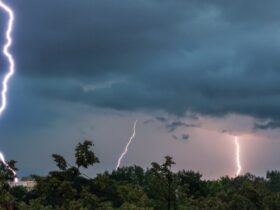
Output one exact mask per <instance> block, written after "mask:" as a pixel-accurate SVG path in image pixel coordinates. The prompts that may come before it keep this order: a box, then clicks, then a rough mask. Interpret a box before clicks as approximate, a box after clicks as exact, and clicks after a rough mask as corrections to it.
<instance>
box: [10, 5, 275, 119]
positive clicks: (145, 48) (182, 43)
mask: <svg viewBox="0 0 280 210" xmlns="http://www.w3.org/2000/svg"><path fill="white" fill-rule="evenodd" d="M13 2H14V6H15V8H16V10H17V17H18V21H17V31H16V40H17V41H16V43H15V44H16V47H15V48H16V49H15V52H16V55H17V57H18V58H19V64H18V65H19V68H20V69H23V70H22V71H21V72H22V74H23V75H24V76H27V77H35V78H40V80H42V78H43V79H44V80H45V82H42V83H39V84H38V88H37V91H38V92H39V93H40V94H44V95H45V96H49V97H52V98H56V99H60V100H67V101H72V102H78V103H83V104H88V105H91V106H96V107H102V108H112V109H118V110H163V111H166V112H169V113H172V114H177V115H184V114H185V113H186V112H193V113H200V114H205V115H214V116H223V115H225V114H228V113H238V114H245V115H251V116H254V117H257V118H271V119H272V120H280V109H279V107H280V97H279V95H280V86H279V84H280V71H279V69H280V60H279V55H280V38H279V37H280V30H279V25H280V13H279V9H280V2H279V1H276V0H275V1H274V0H271V1H264V0H262V1H260V0H255V1H251V0H247V1H241V0H237V1H230V2H228V1H221V0H220V1H219V0H216V1H206V0H205V1H204V0H201V1H194V0H189V1H182V0H176V1H165V0H163V1H157V0H152V1H151V0H141V1H140V0H135V1H129V0H123V1H117V2H116V1H112V0H105V1H95V0H83V1H74V0H67V1H66V0H62V1H57V0H48V1H38V0H29V1H28V4H26V2H25V1H21V0H14V1H13ZM66 78H67V80H66ZM50 81H51V82H50ZM53 81H55V82H53ZM69 81H70V82H69ZM111 81H118V82H111ZM107 83H108V84H109V83H110V85H105V86H104V85H103V84H107ZM91 85H92V86H93V87H94V88H90V89H87V91H85V88H84V87H85V86H91Z"/></svg>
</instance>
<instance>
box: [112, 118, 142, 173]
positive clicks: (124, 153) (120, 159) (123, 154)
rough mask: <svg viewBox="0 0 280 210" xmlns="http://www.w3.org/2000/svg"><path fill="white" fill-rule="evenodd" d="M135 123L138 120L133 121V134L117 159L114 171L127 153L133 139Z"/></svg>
mask: <svg viewBox="0 0 280 210" xmlns="http://www.w3.org/2000/svg"><path fill="white" fill-rule="evenodd" d="M137 122H138V120H135V122H134V125H133V133H132V135H131V136H130V138H129V141H128V143H127V144H126V146H125V148H124V151H123V153H122V154H121V156H120V157H119V159H118V163H117V166H116V170H117V169H118V168H119V167H120V165H121V162H122V159H123V157H124V156H125V155H126V153H127V151H128V147H129V145H130V143H131V141H132V140H133V139H134V138H135V134H136V125H137Z"/></svg>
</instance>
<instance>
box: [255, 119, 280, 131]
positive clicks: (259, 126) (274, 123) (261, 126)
mask: <svg viewBox="0 0 280 210" xmlns="http://www.w3.org/2000/svg"><path fill="white" fill-rule="evenodd" d="M254 127H255V129H260V130H267V129H276V128H279V127H280V121H269V122H265V123H255V126H254Z"/></svg>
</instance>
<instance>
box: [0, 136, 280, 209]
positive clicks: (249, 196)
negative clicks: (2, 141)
mask: <svg viewBox="0 0 280 210" xmlns="http://www.w3.org/2000/svg"><path fill="white" fill-rule="evenodd" d="M92 149H93V144H92V142H91V141H84V142H82V143H79V144H78V145H77V146H76V148H75V164H72V165H71V164H69V163H68V162H67V161H66V160H65V158H63V157H62V156H60V155H58V154H53V155H52V157H53V159H54V161H55V163H56V165H57V167H58V170H56V171H51V172H49V173H48V175H46V176H36V175H32V178H33V179H34V180H36V183H37V184H36V186H35V188H34V189H32V190H27V189H26V188H24V187H20V186H17V187H10V185H9V181H11V180H13V178H14V177H13V174H12V173H11V171H10V170H8V168H7V167H6V166H5V165H4V164H1V165H0V209H3V210H16V209H20V210H91V209H96V210H110V209H119V210H171V209H172V210H207V209H209V210H210V209H211V210H227V209H230V210H243V209H244V210H245V209H246V210H253V209H258V210H266V209H267V210H269V209H271V210H279V209H280V172H278V171H268V172H267V175H266V178H262V177H256V176H254V175H252V174H245V175H243V176H238V177H235V178H230V177H221V178H219V179H217V180H203V179H202V175H201V174H200V173H199V172H194V171H185V170H182V171H178V172H173V171H172V166H173V165H174V164H175V162H174V160H173V159H172V157H169V156H166V157H165V159H164V160H163V163H155V162H153V163H151V166H150V167H149V168H147V169H143V168H141V167H139V166H130V167H122V168H119V169H118V170H114V171H112V172H104V173H102V174H98V175H97V176H96V177H94V178H90V177H89V176H88V175H86V174H85V173H86V172H84V171H86V170H85V169H87V168H89V167H94V165H95V164H97V163H99V159H98V157H96V155H95V153H94V151H93V150H92ZM15 163H16V162H15V161H9V165H10V167H11V168H13V169H16V167H15ZM81 171H82V172H81Z"/></svg>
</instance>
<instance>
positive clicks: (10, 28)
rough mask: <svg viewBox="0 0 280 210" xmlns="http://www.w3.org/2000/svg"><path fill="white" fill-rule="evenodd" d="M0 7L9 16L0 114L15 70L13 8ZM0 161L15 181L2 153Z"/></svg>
mask: <svg viewBox="0 0 280 210" xmlns="http://www.w3.org/2000/svg"><path fill="white" fill-rule="evenodd" d="M0 9H2V10H3V11H4V12H6V13H7V14H8V16H9V19H8V23H7V29H6V33H5V38H6V43H5V45H4V47H3V51H2V52H3V54H4V55H5V57H6V58H7V60H8V65H9V68H8V72H7V73H6V74H5V76H4V79H3V81H2V91H1V104H0V115H2V114H3V112H4V111H5V109H6V106H7V92H8V85H9V81H10V79H11V77H12V76H13V74H14V72H15V62H14V59H13V56H12V54H11V53H10V51H9V50H10V47H11V45H12V43H13V39H12V35H11V34H12V31H13V26H14V12H13V10H12V9H11V8H10V7H9V6H8V5H7V4H5V3H3V1H2V0H0ZM0 161H1V162H2V163H3V164H4V165H5V166H6V167H7V168H8V169H9V170H10V171H11V172H12V173H13V175H14V177H15V179H14V181H15V182H17V181H18V180H17V178H16V172H15V171H14V170H13V169H12V168H11V167H10V166H9V165H8V164H7V163H6V161H5V158H4V155H3V154H2V153H0Z"/></svg>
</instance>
